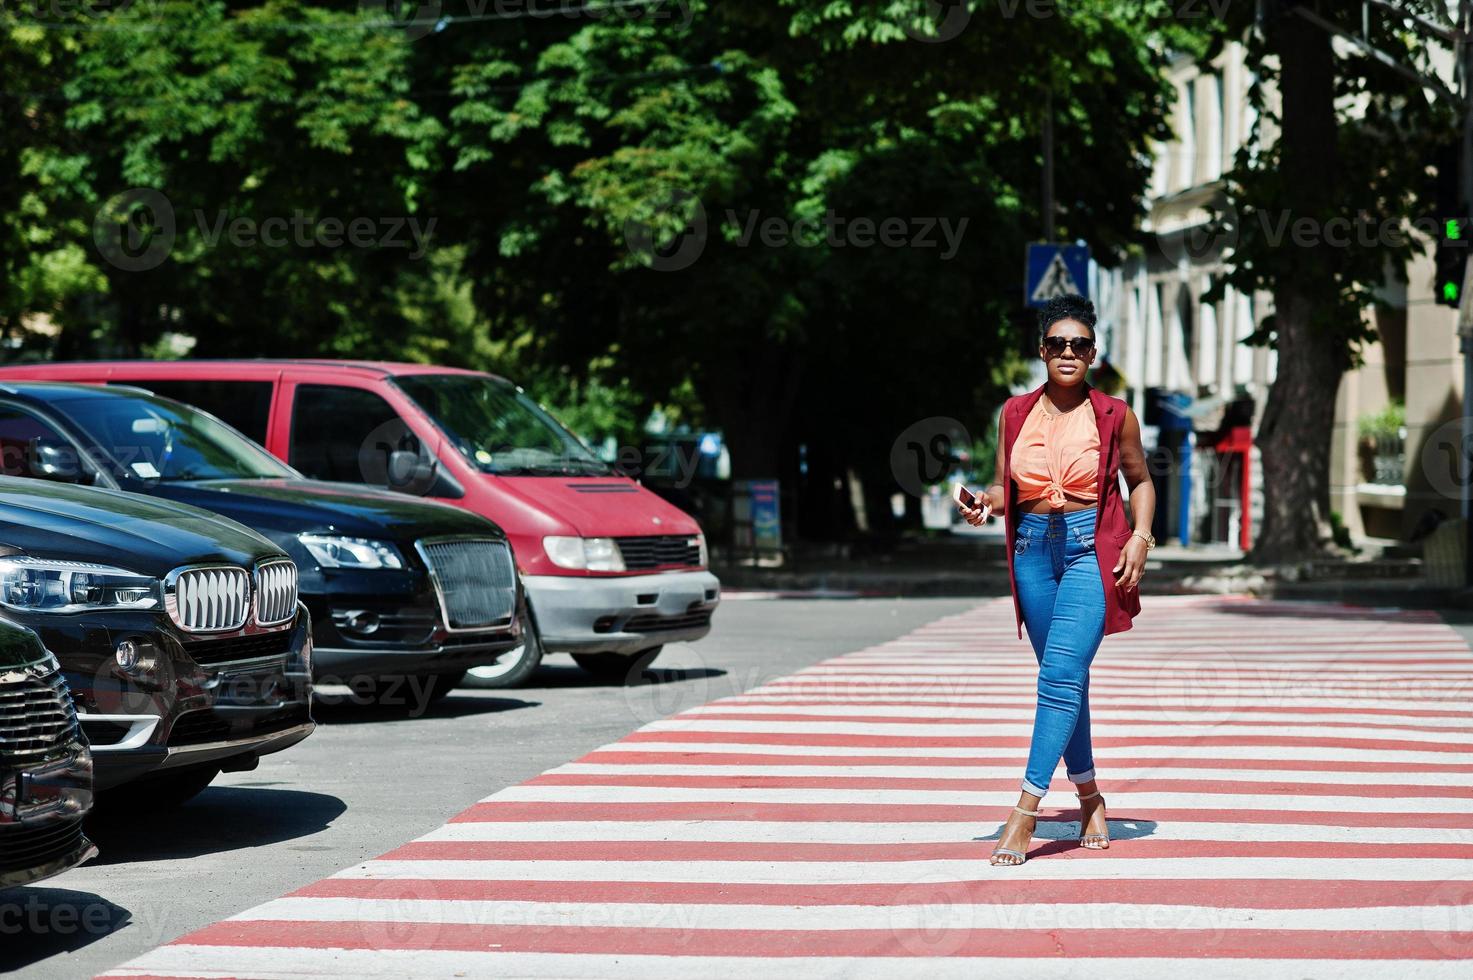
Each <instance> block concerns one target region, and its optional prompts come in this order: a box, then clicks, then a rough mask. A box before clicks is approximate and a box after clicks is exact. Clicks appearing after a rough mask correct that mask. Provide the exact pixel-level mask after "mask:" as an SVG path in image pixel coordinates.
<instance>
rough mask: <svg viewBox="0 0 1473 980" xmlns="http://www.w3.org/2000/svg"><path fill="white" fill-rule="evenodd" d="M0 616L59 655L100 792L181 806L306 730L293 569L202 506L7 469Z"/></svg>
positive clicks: (1, 499)
mask: <svg viewBox="0 0 1473 980" xmlns="http://www.w3.org/2000/svg"><path fill="white" fill-rule="evenodd" d="M6 448H7V447H5V446H0V452H3V451H4V450H5V449H6ZM0 620H7V621H9V622H10V623H14V624H16V625H19V626H24V627H28V628H29V629H31V630H34V631H35V633H36V634H37V635H38V636H39V637H40V638H41V641H42V642H43V643H44V644H45V645H46V648H47V649H48V650H50V651H51V652H52V653H53V654H55V655H56V658H57V659H58V660H60V661H61V667H62V671H63V672H64V675H65V679H66V683H67V686H68V687H69V688H70V691H71V696H72V699H73V700H74V702H75V704H76V709H77V713H78V716H79V719H80V721H81V725H82V731H83V733H84V734H85V735H86V737H87V740H88V741H89V742H90V743H91V746H92V755H93V762H94V765H95V767H96V785H97V788H98V789H99V790H108V789H113V788H115V787H119V786H121V785H122V784H124V783H128V782H131V781H133V780H139V781H140V787H139V792H140V794H142V795H144V796H146V797H147V799H148V800H149V801H150V802H152V803H158V804H168V803H172V802H177V801H180V800H183V799H187V798H188V797H190V796H192V795H194V794H195V793H197V792H199V791H200V790H201V789H203V788H204V787H205V786H206V785H208V784H209V782H210V780H211V779H213V778H214V777H215V776H216V775H217V774H218V773H219V772H221V771H227V772H229V771H241V770H249V769H254V768H255V766H256V763H257V761H258V760H259V758H260V757H261V756H263V755H266V754H268V753H271V752H279V751H281V750H282V749H285V748H288V747H289V746H291V745H294V744H296V743H297V742H300V741H301V740H302V739H304V738H306V737H307V736H308V735H309V734H311V732H312V729H313V722H312V717H311V705H312V688H311V678H310V670H311V656H312V647H311V624H310V619H309V617H308V615H307V613H306V610H305V609H304V608H303V607H302V605H301V603H300V602H298V600H297V588H296V567H295V565H294V564H293V563H292V561H291V559H290V558H288V557H287V555H286V553H285V552H283V551H282V550H281V549H280V548H278V547H276V545H274V544H272V543H271V542H270V541H268V540H266V539H265V538H263V537H261V536H260V535H259V534H256V533H255V532H253V531H251V530H250V529H249V528H246V527H243V526H241V525H239V524H237V523H235V522H234V521H230V520H227V519H224V518H221V517H219V516H217V515H215V514H211V513H209V512H207V511H203V510H200V509H199V508H197V507H190V506H188V505H186V504H179V503H174V502H171V501H166V500H155V499H150V498H148V497H143V496H139V495H137V494H130V493H122V492H119V491H116V490H100V489H94V488H90V487H73V486H63V485H59V484H55V483H45V482H41V481H39V480H25V479H15V478H12V477H0ZM140 777H142V779H140ZM145 781H146V785H143V783H144V782H145Z"/></svg>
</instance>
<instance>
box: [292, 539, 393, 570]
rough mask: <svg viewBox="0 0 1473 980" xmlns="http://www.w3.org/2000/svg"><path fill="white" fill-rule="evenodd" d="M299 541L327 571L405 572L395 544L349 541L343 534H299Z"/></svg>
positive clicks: (362, 540)
mask: <svg viewBox="0 0 1473 980" xmlns="http://www.w3.org/2000/svg"><path fill="white" fill-rule="evenodd" d="M297 540H298V541H300V542H302V545H303V546H304V547H305V548H306V549H307V551H308V552H310V553H311V555H312V557H313V558H314V559H316V561H317V564H319V565H321V566H322V567H323V568H360V569H363V568H403V567H404V558H403V557H402V556H401V555H400V554H399V549H398V548H396V547H394V543H393V542H392V541H373V540H370V539H368V538H348V537H344V536H342V535H340V534H299V535H297Z"/></svg>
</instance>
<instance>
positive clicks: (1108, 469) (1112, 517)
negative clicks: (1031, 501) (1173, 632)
mask: <svg viewBox="0 0 1473 980" xmlns="http://www.w3.org/2000/svg"><path fill="white" fill-rule="evenodd" d="M1043 387H1044V386H1043V385H1039V386H1038V387H1037V388H1035V389H1034V390H1032V391H1030V392H1027V393H1026V394H1022V395H1014V396H1013V397H1011V398H1009V399H1008V400H1007V401H1006V402H1005V403H1004V404H1003V407H1002V420H1001V422H1000V425H1001V427H1002V432H1001V436H1002V437H1001V438H1000V439H999V440H998V441H999V443H1000V444H1001V446H1002V450H1001V451H1002V454H1003V457H1002V459H1003V464H1002V465H1003V471H1002V476H1003V487H1004V488H1005V490H1006V492H1007V509H1006V513H1005V514H1004V526H1005V527H1006V529H1007V535H1006V541H1007V549H1008V579H1009V580H1010V581H1011V582H1012V587H1013V611H1014V612H1015V613H1016V614H1017V617H1018V639H1020V640H1021V639H1022V638H1023V606H1022V603H1020V602H1019V601H1018V579H1017V576H1016V575H1014V573H1013V541H1014V539H1015V536H1016V534H1017V531H1018V521H1019V520H1020V519H1021V518H1022V514H1021V512H1020V511H1019V510H1018V487H1017V485H1016V484H1015V483H1013V459H1012V457H1013V443H1014V442H1016V441H1017V438H1018V433H1019V432H1020V431H1021V430H1022V428H1023V422H1024V420H1026V419H1027V418H1028V413H1029V412H1031V411H1032V410H1033V405H1034V403H1035V402H1037V401H1038V399H1039V398H1041V397H1043ZM1084 387H1085V390H1086V392H1087V393H1088V395H1089V401H1090V406H1091V407H1092V408H1093V409H1094V413H1095V425H1096V426H1098V427H1099V430H1100V473H1099V500H1098V508H1097V513H1096V517H1095V556H1096V557H1097V558H1098V559H1099V565H1100V579H1101V581H1102V582H1103V583H1104V586H1105V635H1107V636H1108V635H1109V634H1111V633H1121V632H1124V631H1125V630H1128V629H1130V628H1131V626H1132V625H1134V624H1133V623H1132V620H1133V619H1134V618H1135V617H1136V615H1137V614H1138V613H1140V611H1141V593H1140V587H1139V586H1134V587H1132V588H1117V587H1116V585H1115V579H1116V577H1117V576H1116V575H1115V573H1113V572H1112V571H1111V569H1113V568H1114V567H1115V563H1116V562H1117V561H1119V560H1120V551H1121V549H1122V548H1124V547H1125V542H1127V541H1129V540H1130V535H1131V527H1130V521H1129V519H1128V518H1127V517H1126V513H1125V501H1124V499H1123V498H1122V497H1121V495H1120V432H1121V430H1122V429H1124V427H1125V410H1126V404H1125V402H1124V400H1122V399H1120V398H1114V397H1112V396H1110V395H1107V394H1105V393H1104V392H1103V391H1100V390H1099V389H1098V388H1095V387H1094V386H1093V385H1091V384H1089V383H1088V382H1085V385H1084Z"/></svg>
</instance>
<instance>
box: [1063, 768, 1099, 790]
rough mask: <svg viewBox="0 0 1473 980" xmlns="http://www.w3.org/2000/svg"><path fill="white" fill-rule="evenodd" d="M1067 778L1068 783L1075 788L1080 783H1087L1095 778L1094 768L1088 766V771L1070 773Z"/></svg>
mask: <svg viewBox="0 0 1473 980" xmlns="http://www.w3.org/2000/svg"><path fill="white" fill-rule="evenodd" d="M1068 776H1069V782H1071V783H1073V784H1074V785H1076V786H1077V785H1079V784H1080V783H1087V782H1089V781H1090V780H1091V779H1094V778H1095V767H1094V766H1090V767H1089V768H1088V769H1086V770H1084V772H1071V773H1069V774H1068Z"/></svg>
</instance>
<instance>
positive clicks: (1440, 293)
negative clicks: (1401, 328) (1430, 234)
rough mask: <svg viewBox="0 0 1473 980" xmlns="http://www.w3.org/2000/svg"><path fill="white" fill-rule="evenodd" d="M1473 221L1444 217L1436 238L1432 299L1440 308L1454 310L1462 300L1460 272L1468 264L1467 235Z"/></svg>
mask: <svg viewBox="0 0 1473 980" xmlns="http://www.w3.org/2000/svg"><path fill="white" fill-rule="evenodd" d="M1470 235H1473V222H1470V221H1469V220H1468V219H1467V218H1444V219H1442V222H1441V228H1440V234H1439V235H1438V238H1437V253H1436V264H1437V279H1436V281H1435V282H1434V283H1433V292H1434V298H1435V299H1436V301H1437V302H1438V303H1440V304H1442V305H1443V306H1451V307H1454V308H1456V307H1458V306H1459V305H1461V304H1462V301H1463V273H1464V268H1465V266H1466V265H1467V263H1468V252H1469V248H1468V245H1469V236H1470Z"/></svg>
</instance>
